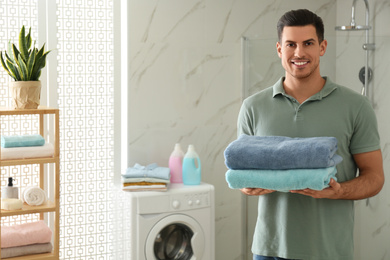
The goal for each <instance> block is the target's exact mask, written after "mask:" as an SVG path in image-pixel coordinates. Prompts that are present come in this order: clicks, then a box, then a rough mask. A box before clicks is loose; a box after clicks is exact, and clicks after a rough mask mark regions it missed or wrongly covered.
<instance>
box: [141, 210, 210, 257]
mask: <svg viewBox="0 0 390 260" xmlns="http://www.w3.org/2000/svg"><path fill="white" fill-rule="evenodd" d="M204 248H205V237H204V233H203V230H202V228H201V226H200V225H199V223H198V222H197V221H195V220H194V219H193V218H191V217H189V216H187V215H182V214H175V215H170V216H167V217H165V218H163V219H161V220H160V221H158V222H157V223H156V224H155V225H154V226H153V228H152V229H151V230H150V232H149V235H148V237H147V239H146V243H145V256H146V259H147V260H195V259H196V260H200V259H202V256H203V253H204Z"/></svg>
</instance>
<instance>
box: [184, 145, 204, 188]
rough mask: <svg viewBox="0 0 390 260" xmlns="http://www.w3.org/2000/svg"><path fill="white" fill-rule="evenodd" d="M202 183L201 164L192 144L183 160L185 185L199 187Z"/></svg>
mask: <svg viewBox="0 0 390 260" xmlns="http://www.w3.org/2000/svg"><path fill="white" fill-rule="evenodd" d="M200 181H201V164H200V159H199V156H198V154H197V153H196V151H195V148H194V146H193V145H192V144H190V145H189V146H188V150H187V153H186V154H185V155H184V158H183V183H184V184H185V185H199V184H200Z"/></svg>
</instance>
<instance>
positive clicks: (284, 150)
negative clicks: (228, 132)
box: [224, 135, 342, 170]
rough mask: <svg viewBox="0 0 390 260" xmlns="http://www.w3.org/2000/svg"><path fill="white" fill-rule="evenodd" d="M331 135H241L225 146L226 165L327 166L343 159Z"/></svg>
mask: <svg viewBox="0 0 390 260" xmlns="http://www.w3.org/2000/svg"><path fill="white" fill-rule="evenodd" d="M336 150H337V139H336V138H334V137H311V138H290V137H284V136H249V135H241V136H239V138H238V139H237V140H235V141H233V142H232V143H230V144H229V145H228V147H227V148H226V149H225V152H224V155H225V164H226V166H227V167H228V168H229V169H235V170H237V169H266V170H281V169H303V168H309V169H312V168H327V167H331V166H335V165H337V164H338V163H340V162H341V161H342V158H341V156H339V155H337V154H336Z"/></svg>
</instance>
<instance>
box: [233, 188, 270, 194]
mask: <svg viewBox="0 0 390 260" xmlns="http://www.w3.org/2000/svg"><path fill="white" fill-rule="evenodd" d="M240 190H241V192H242V193H243V194H245V195H248V196H259V195H264V194H268V193H272V192H274V190H266V189H260V188H244V189H240Z"/></svg>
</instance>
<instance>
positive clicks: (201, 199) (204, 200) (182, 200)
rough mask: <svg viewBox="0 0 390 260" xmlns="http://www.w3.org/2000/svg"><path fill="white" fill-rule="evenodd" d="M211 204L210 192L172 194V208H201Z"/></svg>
mask: <svg viewBox="0 0 390 260" xmlns="http://www.w3.org/2000/svg"><path fill="white" fill-rule="evenodd" d="M209 206H210V193H209V192H198V193H185V194H180V195H172V196H171V208H172V210H187V209H199V208H204V207H209Z"/></svg>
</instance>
